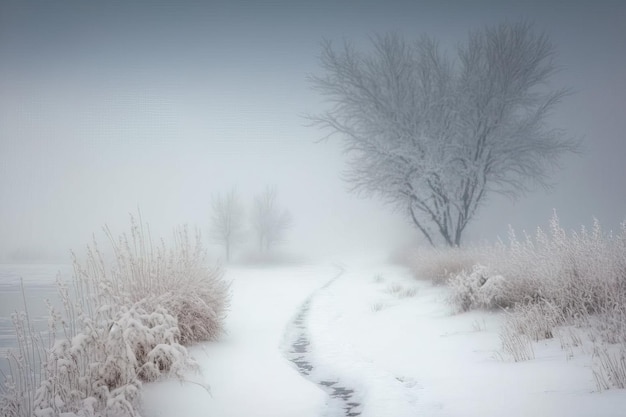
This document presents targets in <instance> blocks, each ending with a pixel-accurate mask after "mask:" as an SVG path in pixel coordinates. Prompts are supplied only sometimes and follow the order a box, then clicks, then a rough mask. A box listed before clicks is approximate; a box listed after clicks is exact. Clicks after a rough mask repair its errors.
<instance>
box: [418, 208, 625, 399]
mask: <svg viewBox="0 0 626 417" xmlns="http://www.w3.org/2000/svg"><path fill="white" fill-rule="evenodd" d="M464 251H465V250H463V249H451V250H439V251H434V252H422V254H421V255H418V256H416V257H415V259H419V265H413V269H414V271H415V272H416V275H420V274H423V273H424V271H430V272H427V274H426V275H422V276H429V277H438V278H436V280H441V279H443V277H444V276H445V274H447V273H449V271H450V270H453V269H455V268H456V269H458V268H460V267H461V265H462V264H463V262H466V261H468V260H472V259H473V260H474V262H473V265H474V266H473V267H471V268H470V267H464V268H461V269H460V270H459V271H458V272H457V273H456V274H453V275H452V276H451V277H449V278H448V281H447V283H448V285H449V286H450V288H451V296H450V302H451V303H453V304H454V305H456V306H457V307H458V308H459V310H461V311H466V310H469V309H473V308H494V307H497V308H500V307H504V308H507V312H508V313H507V319H506V322H505V326H504V327H503V329H502V333H501V336H502V341H503V349H504V351H505V352H507V353H508V354H510V355H511V356H512V357H514V359H515V360H526V359H529V358H531V357H532V356H533V355H532V351H531V350H529V349H528V346H526V345H527V344H528V343H530V342H531V341H537V340H541V339H545V338H550V337H553V336H554V335H555V334H558V332H557V331H556V330H557V328H559V327H563V326H570V327H574V328H581V329H582V328H584V329H587V334H588V335H589V339H591V340H592V341H594V342H595V343H598V344H599V346H605V345H615V346H619V347H620V348H619V349H620V350H619V351H620V352H624V351H626V223H624V224H622V225H621V227H620V230H619V232H618V233H617V234H613V233H610V232H609V233H606V232H604V231H603V230H602V228H601V227H600V223H599V222H598V221H597V220H595V221H594V223H593V226H592V227H591V228H590V229H587V228H585V227H582V228H581V229H580V230H578V231H572V232H569V233H568V232H566V231H565V230H563V228H562V227H561V226H560V224H559V219H558V217H557V216H556V214H555V215H554V216H553V217H552V219H551V220H550V225H549V228H548V230H547V231H544V230H542V229H537V231H536V232H535V233H534V234H533V235H530V234H526V233H524V234H523V237H522V238H518V236H517V235H516V234H515V231H514V230H512V229H511V230H510V232H509V240H508V243H504V242H498V244H496V245H493V246H490V247H488V246H485V247H482V248H480V249H477V248H471V249H469V250H467V251H465V253H463V252H464ZM426 253H430V254H432V255H433V256H432V259H430V260H429V259H425V258H424V256H425V255H424V254H426ZM436 271H439V272H436ZM468 271H471V272H468ZM577 334H578V332H577ZM577 337H578V336H577ZM575 344H576V345H580V341H577V342H576V343H575ZM566 345H568V344H566ZM600 352H604V351H603V350H600ZM616 358H618V357H617V356H610V355H608V354H598V355H596V362H598V364H599V365H597V366H596V371H595V372H596V374H595V376H596V379H598V378H599V379H600V380H601V381H604V382H606V381H608V382H607V384H609V385H611V386H613V387H620V386H621V385H620V384H621V382H617V381H620V380H621V377H620V375H622V374H623V372H622V370H623V369H624V368H623V361H622V359H621V358H622V357H621V356H619V358H618V359H619V360H618V359H616ZM609 375H612V376H609ZM604 382H602V383H599V386H602V387H604V385H606V384H604Z"/></svg>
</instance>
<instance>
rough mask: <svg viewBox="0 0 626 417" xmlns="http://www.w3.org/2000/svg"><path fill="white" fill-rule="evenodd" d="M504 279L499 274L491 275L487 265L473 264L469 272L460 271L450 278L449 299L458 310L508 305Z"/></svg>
mask: <svg viewBox="0 0 626 417" xmlns="http://www.w3.org/2000/svg"><path fill="white" fill-rule="evenodd" d="M505 285H506V284H505V280H504V278H503V277H502V276H501V275H493V274H492V273H491V271H490V270H489V268H488V267H486V266H484V265H480V264H477V265H474V267H473V268H472V272H471V273H469V274H468V273H466V272H464V271H463V272H461V273H460V274H457V275H456V276H454V277H452V278H450V280H449V281H448V286H449V287H450V289H451V290H452V291H451V295H450V298H449V301H450V302H451V303H452V304H453V305H455V306H456V307H457V308H458V309H459V310H460V311H468V310H471V309H473V308H488V309H491V308H496V307H505V306H508V302H509V301H508V300H507V299H505V297H504V295H505V294H506V291H505V290H504V286H505Z"/></svg>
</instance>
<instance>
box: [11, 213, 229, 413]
mask: <svg viewBox="0 0 626 417" xmlns="http://www.w3.org/2000/svg"><path fill="white" fill-rule="evenodd" d="M107 236H108V237H109V241H110V243H111V245H112V249H113V253H114V259H113V262H108V261H106V260H105V259H104V257H103V256H102V254H101V252H100V251H99V249H98V245H97V242H95V241H94V243H93V245H92V246H90V247H88V251H87V257H86V261H85V262H84V263H81V262H79V261H78V260H77V258H76V256H74V271H75V277H74V278H75V279H74V282H73V287H72V288H71V289H70V288H69V287H68V286H67V285H65V284H63V283H61V282H59V283H58V288H59V293H60V295H61V299H62V300H63V306H64V314H60V313H59V312H56V311H54V309H52V308H51V311H50V321H49V330H50V333H51V338H50V340H49V341H48V343H47V344H46V343H44V342H43V341H42V340H41V338H39V337H38V336H37V335H36V334H34V332H33V331H32V328H31V327H30V324H29V320H28V317H27V315H26V314H22V315H16V319H15V320H16V321H15V325H16V329H17V330H18V336H19V337H18V344H19V350H18V351H17V352H15V353H12V356H11V358H12V360H11V361H10V364H11V375H9V376H8V378H7V380H6V381H7V382H6V384H5V385H4V386H3V387H2V390H1V391H0V394H1V395H0V414H1V415H2V416H7V417H25V416H29V417H31V416H33V415H35V416H59V415H65V416H85V417H86V416H94V417H100V416H102V417H104V416H116V417H121V416H137V415H139V413H138V409H137V404H138V401H139V396H140V390H141V386H142V382H145V381H154V380H156V379H158V378H160V377H163V376H174V377H177V378H179V379H180V380H181V381H182V380H184V372H185V371H187V370H190V369H197V365H196V363H195V362H194V361H193V359H192V358H191V357H190V356H189V354H188V353H187V350H186V348H185V347H184V346H183V345H184V344H190V343H194V342H197V341H201V340H212V339H214V338H216V337H218V336H219V335H220V333H221V332H222V324H223V319H224V316H225V312H226V309H227V307H228V300H229V286H228V284H227V283H226V282H225V281H224V280H223V278H222V273H221V270H220V269H219V268H208V267H207V266H206V265H205V263H204V250H203V249H202V246H201V245H200V237H199V235H196V240H195V244H192V243H191V242H190V239H189V236H188V233H187V229H186V228H182V229H179V230H178V231H177V232H176V239H175V242H174V244H173V246H172V247H171V248H167V247H166V245H165V243H164V242H163V241H161V243H160V244H159V245H153V243H152V241H151V240H150V239H149V233H148V232H146V231H144V229H143V227H142V226H140V225H139V224H138V223H136V222H135V221H134V219H132V218H131V233H130V237H128V236H127V235H122V236H121V237H120V238H119V239H113V237H112V235H111V233H110V232H109V231H108V230H107ZM35 356H38V357H39V358H40V360H39V361H36V360H35V359H34V358H35ZM39 365H41V366H42V369H41V370H39V369H37V366H39Z"/></svg>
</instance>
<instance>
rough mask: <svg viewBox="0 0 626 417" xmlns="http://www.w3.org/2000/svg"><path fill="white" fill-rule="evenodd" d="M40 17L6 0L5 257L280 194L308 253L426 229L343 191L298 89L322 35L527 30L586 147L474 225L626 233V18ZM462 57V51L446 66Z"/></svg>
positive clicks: (390, 11) (564, 7)
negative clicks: (549, 184) (131, 218)
mask: <svg viewBox="0 0 626 417" xmlns="http://www.w3.org/2000/svg"><path fill="white" fill-rule="evenodd" d="M262 4H263V5H261V3H260V2H236V3H233V2H222V3H218V2H186V1H185V2H173V1H172V2H163V3H159V2H154V1H153V2H141V1H139V2H131V3H129V2H123V1H113V2H91V3H88V2H78V1H59V2H52V3H51V2H32V1H19V2H18V1H12V0H11V1H9V0H0V11H1V12H0V56H1V57H3V58H2V59H0V195H1V196H2V201H1V204H0V236H1V237H0V259H2V258H3V257H4V256H6V254H8V253H10V252H12V251H13V250H15V249H16V248H35V249H38V250H42V251H45V252H48V253H51V254H57V253H61V254H62V259H65V258H66V253H67V250H69V249H70V248H74V249H76V248H80V247H82V246H83V245H84V244H86V243H87V242H88V240H89V239H90V236H91V233H92V232H97V231H99V230H100V227H101V226H102V225H103V224H104V223H108V224H110V225H111V226H112V227H113V228H114V230H118V231H122V230H124V229H125V226H126V222H127V214H128V213H129V212H133V211H135V210H136V208H137V207H138V206H139V207H140V208H141V210H142V212H143V215H144V218H145V219H146V220H147V221H149V222H150V223H151V225H152V227H153V228H154V229H156V231H157V232H158V233H168V232H169V230H170V229H171V228H172V227H173V226H175V225H176V224H180V223H190V224H195V225H198V226H200V227H202V228H204V229H206V227H207V225H208V211H209V202H210V198H211V195H212V194H213V193H216V192H222V191H225V190H228V189H230V188H231V187H237V189H238V190H239V192H240V194H241V196H242V198H244V199H245V200H247V201H248V202H250V201H251V200H252V196H253V194H254V193H257V192H259V191H261V190H262V189H263V188H264V187H265V186H266V185H275V186H276V187H277V189H278V192H279V198H280V200H281V202H282V203H283V205H284V206H286V207H288V208H289V209H290V211H291V212H292V214H293V217H294V219H295V223H296V226H295V228H294V230H293V232H292V236H291V240H290V242H291V245H292V246H293V247H294V248H296V250H300V251H308V250H311V249H312V248H322V249H323V250H324V251H332V250H339V249H342V248H345V247H353V248H359V249H365V248H368V247H370V246H372V247H377V246H382V247H390V246H392V245H393V244H394V242H395V240H394V239H395V238H396V237H398V236H401V239H400V240H406V239H407V238H408V237H409V236H413V235H414V236H417V232H415V231H414V230H412V229H411V228H410V225H408V223H406V222H405V221H404V220H403V219H401V218H399V217H398V215H397V214H394V213H391V212H390V211H389V209H388V208H385V207H383V206H382V205H381V204H380V203H378V202H376V201H370V200H360V199H358V198H357V197H355V196H353V195H351V194H348V193H347V192H346V185H345V184H344V183H342V182H341V181H340V180H339V175H340V173H341V170H342V169H343V167H344V166H343V161H344V159H343V156H342V155H341V154H340V153H339V150H338V149H339V146H338V143H336V142H324V143H315V141H316V140H318V139H320V138H321V137H322V135H323V134H322V132H320V131H318V130H316V129H314V128H311V127H307V126H305V124H306V121H305V120H304V119H303V118H302V115H303V114H305V113H308V112H309V113H310V112H315V111H318V110H320V109H321V108H323V107H322V106H323V104H322V103H321V99H320V98H319V97H318V96H316V94H315V92H314V91H312V90H311V89H310V85H309V84H308V83H307V81H306V75H307V74H311V73H314V72H316V71H318V64H317V56H318V54H319V43H320V41H321V40H322V39H323V38H327V39H332V40H337V41H341V40H342V39H344V38H345V39H350V40H354V41H355V42H357V43H363V44H365V42H366V40H367V36H368V35H369V34H372V33H375V32H385V31H399V32H401V33H403V34H404V35H405V36H407V37H412V36H419V35H420V34H422V33H427V34H429V35H431V36H434V37H437V38H438V39H440V40H441V42H442V45H443V46H450V45H454V44H455V43H456V42H459V41H463V40H464V39H465V38H466V34H467V32H468V30H470V29H472V28H479V27H481V26H483V25H485V24H497V23H500V22H502V21H504V20H505V19H509V20H516V19H520V18H524V19H528V20H531V21H533V22H535V24H536V28H537V29H538V30H545V31H546V32H547V33H548V34H549V35H550V36H551V38H552V40H553V41H554V43H555V46H556V49H557V51H558V52H559V63H560V64H562V66H563V70H562V72H561V74H560V75H559V77H558V79H555V80H554V81H555V82H554V86H555V87H560V86H569V87H571V88H572V90H573V91H574V94H573V95H572V96H571V97H568V98H567V99H566V101H565V102H564V103H563V105H562V106H561V107H559V109H558V110H557V112H556V113H555V114H554V118H553V119H552V120H551V121H553V122H554V124H555V125H556V126H559V127H563V128H565V129H566V130H567V132H568V134H569V135H571V136H573V137H577V138H582V139H583V142H584V147H585V153H584V154H582V155H580V156H573V157H568V158H566V159H564V160H563V164H562V165H563V170H562V171H560V172H559V173H558V174H557V175H555V176H554V182H555V183H556V186H555V188H554V190H552V191H551V192H545V191H542V190H539V191H537V192H536V193H533V194H531V195H529V196H527V197H525V198H523V199H521V200H519V201H518V202H517V203H514V202H511V201H508V200H503V199H500V198H492V199H490V200H488V201H487V204H486V205H485V207H483V209H482V210H481V211H480V212H479V215H478V218H476V219H475V222H474V223H473V224H472V226H471V227H470V230H468V234H467V237H468V238H469V239H483V238H484V239H493V238H495V237H496V236H497V235H499V234H500V235H502V234H505V233H506V228H507V225H508V224H509V223H511V224H513V225H514V226H517V227H519V228H528V229H533V228H534V227H536V226H537V225H538V224H540V223H541V224H544V223H545V222H547V220H548V218H549V217H550V215H551V213H552V209H553V208H556V209H557V210H558V212H559V215H560V217H561V218H562V220H563V222H564V223H565V225H566V226H567V227H577V226H578V225H579V224H581V223H586V224H589V223H591V218H592V217H593V216H596V217H598V218H599V219H600V220H601V222H602V223H604V224H605V225H606V227H607V228H615V227H617V226H618V224H619V222H620V221H622V220H624V219H625V218H626V187H625V182H624V181H625V179H626V168H625V167H626V164H624V163H623V159H624V156H626V144H625V143H626V141H625V140H624V139H625V138H624V132H625V131H626V117H624V116H625V114H624V108H626V71H624V68H626V25H624V24H623V22H625V21H626V3H623V2H620V1H614V2H610V1H596V2H586V3H585V2H575V4H574V2H559V1H548V2H525V3H524V4H523V5H520V4H515V3H513V2H505V1H499V2H495V1H492V2H485V1H482V2H480V1H478V2H409V1H407V2H398V1H396V2H393V1H392V2H382V1H381V2H371V1H367V2H341V3H338V2H330V1H329V2H283V3H278V2H271V3H266V2H263V3H262ZM451 53H452V52H451Z"/></svg>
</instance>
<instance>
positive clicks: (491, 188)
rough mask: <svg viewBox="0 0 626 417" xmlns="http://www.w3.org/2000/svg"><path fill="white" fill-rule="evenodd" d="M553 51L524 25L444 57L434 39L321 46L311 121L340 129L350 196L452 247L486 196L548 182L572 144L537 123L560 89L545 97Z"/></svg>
mask: <svg viewBox="0 0 626 417" xmlns="http://www.w3.org/2000/svg"><path fill="white" fill-rule="evenodd" d="M554 55H555V53H554V48H553V46H552V45H551V43H550V42H549V40H548V39H547V37H546V36H545V35H536V34H535V33H533V31H532V27H531V26H530V25H529V24H527V23H518V24H513V25H500V26H497V27H494V28H485V29H484V30H482V31H476V32H473V33H471V34H470V36H469V40H468V42H467V43H466V44H465V45H463V46H460V47H459V48H458V59H457V60H456V61H452V60H450V59H448V58H447V57H446V56H445V55H444V54H442V53H441V51H440V48H439V46H438V44H437V42H435V41H434V40H432V39H430V38H428V37H422V38H420V39H419V40H417V41H416V42H408V41H406V40H405V39H403V38H401V37H400V36H397V35H386V36H376V37H373V38H372V51H371V52H369V53H361V52H359V51H357V50H356V49H355V48H354V47H353V46H352V45H350V44H349V43H345V44H344V45H343V47H341V48H335V47H334V45H333V44H332V43H331V42H325V43H323V45H322V54H321V66H322V69H323V73H322V75H319V76H315V77H312V82H313V85H314V88H315V89H316V90H317V91H318V92H319V93H321V94H322V96H323V97H325V98H326V99H327V101H328V103H329V105H330V108H329V109H328V110H327V111H326V112H324V113H321V114H318V115H315V116H312V117H311V120H312V121H313V124H314V125H316V126H318V127H320V128H322V129H325V130H327V131H328V132H329V136H330V135H333V134H339V135H340V136H341V138H342V140H343V146H344V151H345V152H346V154H347V155H348V157H349V160H348V165H349V170H348V174H347V180H348V182H349V183H350V184H351V186H352V190H353V191H355V192H358V193H361V194H365V195H371V196H378V197H381V198H382V199H383V200H385V201H387V202H388V203H391V204H393V205H395V206H397V207H399V208H400V209H401V210H402V211H403V212H405V213H406V214H407V215H408V217H409V218H410V219H411V221H412V222H413V223H414V224H415V226H416V227H417V228H418V230H420V232H421V233H422V234H423V235H424V237H425V238H426V239H427V240H428V241H429V242H430V243H431V244H436V242H438V241H443V242H444V243H445V244H447V245H450V246H458V245H459V244H460V243H461V238H462V235H463V231H464V230H465V228H466V226H467V225H468V223H469V222H470V221H471V219H472V218H473V217H474V215H475V214H476V211H477V209H478V207H479V206H480V204H481V203H482V202H483V201H484V199H485V197H486V196H487V195H488V194H489V193H500V194H505V195H509V196H511V197H518V196H519V195H521V194H523V193H524V192H526V191H528V190H529V189H530V188H531V186H533V185H536V184H539V185H547V178H548V176H549V174H550V172H551V170H552V169H553V168H554V167H555V166H556V163H557V161H558V158H559V157H560V155H561V154H562V153H564V152H567V151H573V150H575V149H576V144H575V143H574V142H572V141H569V140H567V139H564V137H563V132H561V131H559V130H556V129H552V128H550V127H549V126H548V125H547V123H546V119H547V118H548V116H549V114H550V112H551V111H552V110H553V109H554V107H555V106H556V105H557V104H558V103H559V102H560V100H561V99H562V98H563V96H564V95H565V94H566V91H565V90H550V89H548V88H547V87H546V83H547V81H549V79H550V77H551V76H552V75H553V74H554V73H555V71H556V66H555V65H554V63H553V59H554Z"/></svg>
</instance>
